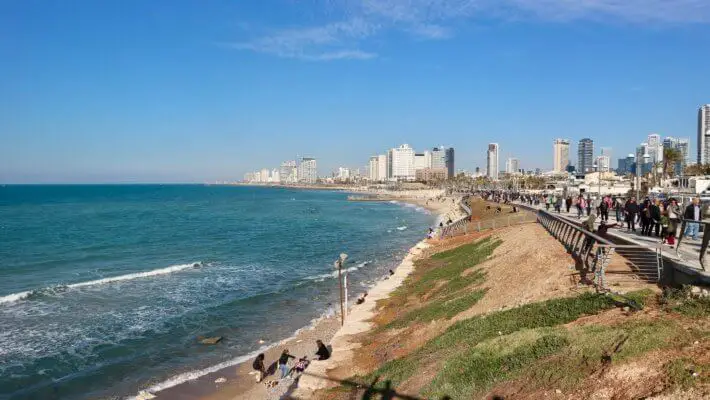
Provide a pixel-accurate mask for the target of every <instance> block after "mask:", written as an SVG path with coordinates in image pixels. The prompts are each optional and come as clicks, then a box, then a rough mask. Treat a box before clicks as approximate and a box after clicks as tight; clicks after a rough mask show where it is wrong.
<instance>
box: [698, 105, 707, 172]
mask: <svg viewBox="0 0 710 400" xmlns="http://www.w3.org/2000/svg"><path fill="white" fill-rule="evenodd" d="M707 163H710V104H705V105H704V106H702V107H700V109H699V110H698V164H707Z"/></svg>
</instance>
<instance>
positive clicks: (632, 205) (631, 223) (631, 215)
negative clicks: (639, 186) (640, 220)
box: [624, 197, 639, 232]
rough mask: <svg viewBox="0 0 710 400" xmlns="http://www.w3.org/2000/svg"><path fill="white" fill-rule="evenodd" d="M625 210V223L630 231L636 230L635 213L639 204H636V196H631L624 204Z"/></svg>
mask: <svg viewBox="0 0 710 400" xmlns="http://www.w3.org/2000/svg"><path fill="white" fill-rule="evenodd" d="M624 211H626V224H627V226H628V229H629V230H630V231H634V232H636V214H638V213H639V205H638V204H636V198H635V197H632V198H631V199H630V200H629V201H627V202H626V205H625V206H624Z"/></svg>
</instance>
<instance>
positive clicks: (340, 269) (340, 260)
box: [335, 253, 348, 326]
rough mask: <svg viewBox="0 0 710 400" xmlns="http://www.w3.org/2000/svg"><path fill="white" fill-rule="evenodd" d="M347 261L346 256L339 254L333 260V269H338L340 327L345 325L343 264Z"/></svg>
mask: <svg viewBox="0 0 710 400" xmlns="http://www.w3.org/2000/svg"><path fill="white" fill-rule="evenodd" d="M347 259H348V255H347V254H345V253H340V257H339V258H338V259H337V260H335V268H337V269H338V286H339V287H340V326H343V325H345V291H344V288H343V263H344V262H345V260H347Z"/></svg>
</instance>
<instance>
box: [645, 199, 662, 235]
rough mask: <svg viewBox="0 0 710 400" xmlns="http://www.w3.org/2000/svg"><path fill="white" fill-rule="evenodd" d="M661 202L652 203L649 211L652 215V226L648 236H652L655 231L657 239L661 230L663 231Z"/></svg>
mask: <svg viewBox="0 0 710 400" xmlns="http://www.w3.org/2000/svg"><path fill="white" fill-rule="evenodd" d="M660 204H661V201H660V200H656V201H655V202H652V203H651V205H650V206H648V209H649V211H650V215H651V226H650V227H649V228H648V236H651V230H653V231H654V234H655V235H656V237H658V236H659V230H660V229H661V207H660Z"/></svg>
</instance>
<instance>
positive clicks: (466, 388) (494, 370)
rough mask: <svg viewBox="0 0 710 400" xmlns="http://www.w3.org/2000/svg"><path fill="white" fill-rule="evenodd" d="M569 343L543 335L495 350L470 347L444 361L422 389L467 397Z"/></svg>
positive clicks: (443, 394)
mask: <svg viewBox="0 0 710 400" xmlns="http://www.w3.org/2000/svg"><path fill="white" fill-rule="evenodd" d="M568 344H569V342H568V341H567V339H566V338H565V337H564V336H557V335H544V336H542V337H539V338H537V339H536V340H534V341H532V342H530V343H522V344H521V343H510V345H511V346H512V349H506V350H507V351H502V352H501V351H497V350H493V349H490V348H487V347H486V346H477V347H474V348H472V349H470V350H468V351H466V352H464V353H462V354H459V355H457V356H455V357H453V358H451V359H449V360H448V361H446V363H445V364H444V367H443V369H442V371H441V372H440V373H439V374H438V375H437V377H436V378H435V379H434V380H433V381H432V383H431V384H430V385H429V387H428V388H427V390H426V395H427V396H437V397H441V396H450V397H452V398H455V399H464V398H471V395H472V394H473V393H477V392H478V393H480V392H483V391H486V390H487V389H488V388H489V387H490V386H492V385H493V384H494V383H495V382H500V381H505V380H507V379H509V378H510V377H512V376H515V375H516V374H517V373H518V372H519V371H520V370H522V369H523V368H525V367H527V366H528V365H530V364H532V363H533V362H535V361H536V360H539V359H541V358H544V357H547V356H550V355H552V354H555V353H557V352H559V351H561V350H562V349H563V348H565V347H566V346H567V345H568Z"/></svg>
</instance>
